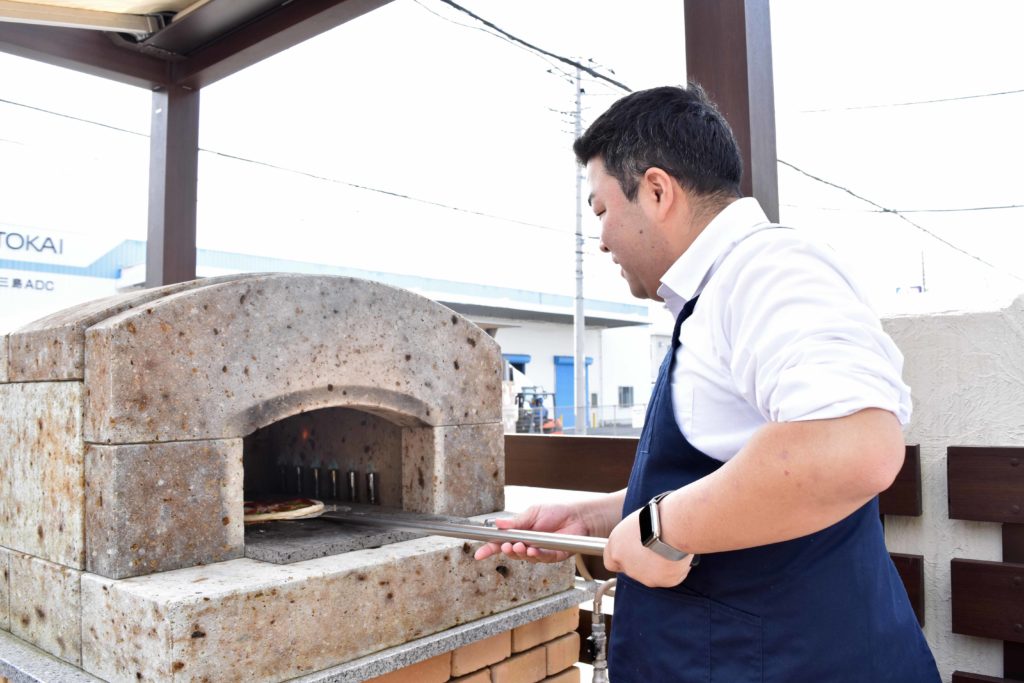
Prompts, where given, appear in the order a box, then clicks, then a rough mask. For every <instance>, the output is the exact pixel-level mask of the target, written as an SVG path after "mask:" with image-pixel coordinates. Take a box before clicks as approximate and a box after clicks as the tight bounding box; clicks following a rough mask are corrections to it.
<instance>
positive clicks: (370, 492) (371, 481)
mask: <svg viewBox="0 0 1024 683" xmlns="http://www.w3.org/2000/svg"><path fill="white" fill-rule="evenodd" d="M366 502H368V503H369V504H370V505H376V504H377V473H376V472H367V473H366Z"/></svg>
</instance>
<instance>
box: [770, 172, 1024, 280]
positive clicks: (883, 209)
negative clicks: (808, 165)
mask: <svg viewBox="0 0 1024 683" xmlns="http://www.w3.org/2000/svg"><path fill="white" fill-rule="evenodd" d="M778 162H779V163H780V164H782V165H783V166H788V167H789V168H791V169H793V170H794V171H796V172H797V173H801V174H803V175H805V176H807V177H808V178H811V179H812V180H817V181H818V182H819V183H823V184H825V185H828V186H829V187H834V188H836V189H837V190H842V191H843V192H845V193H846V194H848V195H850V196H851V197H856V198H857V199H859V200H861V201H862V202H866V203H868V204H870V205H871V206H874V207H876V208H878V209H879V210H880V211H881V213H891V214H893V215H894V216H896V217H897V218H899V219H900V220H902V221H905V222H907V223H909V224H910V225H912V226H914V227H915V228H917V229H918V230H920V231H921V232H923V233H925V234H926V235H928V236H929V237H931V238H932V239H935V240H937V241H939V242H941V243H943V244H945V245H946V246H947V247H949V248H950V249H953V250H954V251H957V252H959V253H961V254H963V255H964V256H967V257H969V258H972V259H974V260H975V261H977V262H978V263H982V264H984V265H986V266H988V267H989V268H991V269H992V270H995V271H997V272H1006V271H1003V270H1002V269H1001V268H997V267H996V266H995V265H993V264H991V263H989V262H988V261H986V260H985V259H983V258H981V257H980V256H975V255H974V254H972V253H970V252H969V251H966V250H964V249H962V248H960V247H958V246H957V245H955V244H953V243H952V242H950V241H948V240H946V239H943V238H942V237H939V236H938V235H936V234H935V233H934V232H932V231H931V230H928V229H927V228H925V227H924V226H921V225H918V224H917V223H915V222H914V221H912V220H910V219H909V218H907V217H906V216H904V215H903V214H902V213H900V212H898V211H896V210H894V209H890V208H887V207H884V206H882V205H881V204H879V203H877V202H874V201H872V200H870V199H868V198H867V197H864V196H862V195H859V194H857V193H856V192H854V191H853V190H851V189H849V188H846V187H843V186H842V185H837V184H836V183H833V182H831V181H828V180H825V179H824V178H819V177H818V176H816V175H813V174H811V173H808V172H807V171H805V170H803V169H802V168H799V167H798V166H794V165H793V164H791V163H789V162H788V161H783V160H782V159H778ZM1007 274H1008V275H1009V276H1010V277H1012V278H1014V279H1016V280H1021V281H1024V278H1020V277H1018V276H1016V275H1014V274H1013V273H1007Z"/></svg>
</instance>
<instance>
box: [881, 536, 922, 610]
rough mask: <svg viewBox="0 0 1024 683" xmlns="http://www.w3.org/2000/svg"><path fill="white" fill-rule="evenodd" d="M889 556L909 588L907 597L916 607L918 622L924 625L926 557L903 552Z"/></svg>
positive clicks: (904, 584)
mask: <svg viewBox="0 0 1024 683" xmlns="http://www.w3.org/2000/svg"><path fill="white" fill-rule="evenodd" d="M889 557H890V558H892V563H893V564H894V565H896V571H897V572H899V574H900V579H901V580H902V581H903V586H904V587H905V588H906V589H907V597H908V598H910V604H911V606H912V607H913V608H914V614H915V615H916V616H917V623H919V624H921V626H924V558H923V557H922V556H921V555H904V554H902V553H889Z"/></svg>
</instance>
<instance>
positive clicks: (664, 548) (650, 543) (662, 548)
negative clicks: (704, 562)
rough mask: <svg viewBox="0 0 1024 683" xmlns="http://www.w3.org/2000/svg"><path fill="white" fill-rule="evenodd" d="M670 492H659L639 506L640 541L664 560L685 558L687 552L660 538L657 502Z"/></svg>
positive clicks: (676, 560)
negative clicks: (642, 505)
mask: <svg viewBox="0 0 1024 683" xmlns="http://www.w3.org/2000/svg"><path fill="white" fill-rule="evenodd" d="M670 493H672V492H671V491H665V492H664V493H659V494H658V495H656V496H655V497H654V498H651V500H650V502H648V503H647V505H645V506H644V507H642V508H640V542H641V543H643V545H644V547H646V548H649V549H651V550H653V551H654V552H656V553H658V554H659V555H661V556H662V557H664V558H665V559H666V560H672V561H673V562H678V561H679V560H685V559H686V558H687V556H689V553H687V552H683V551H682V550H679V549H678V548H673V547H672V546H670V545H669V544H668V543H665V542H664V541H662V540H661V534H662V529H661V514H660V512H659V510H658V503H659V502H661V499H662V498H664V497H665V496H667V495H668V494H670Z"/></svg>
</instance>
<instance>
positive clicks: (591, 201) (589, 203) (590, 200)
mask: <svg viewBox="0 0 1024 683" xmlns="http://www.w3.org/2000/svg"><path fill="white" fill-rule="evenodd" d="M593 205H594V193H593V192H591V193H590V194H589V195H588V196H587V206H593Z"/></svg>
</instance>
